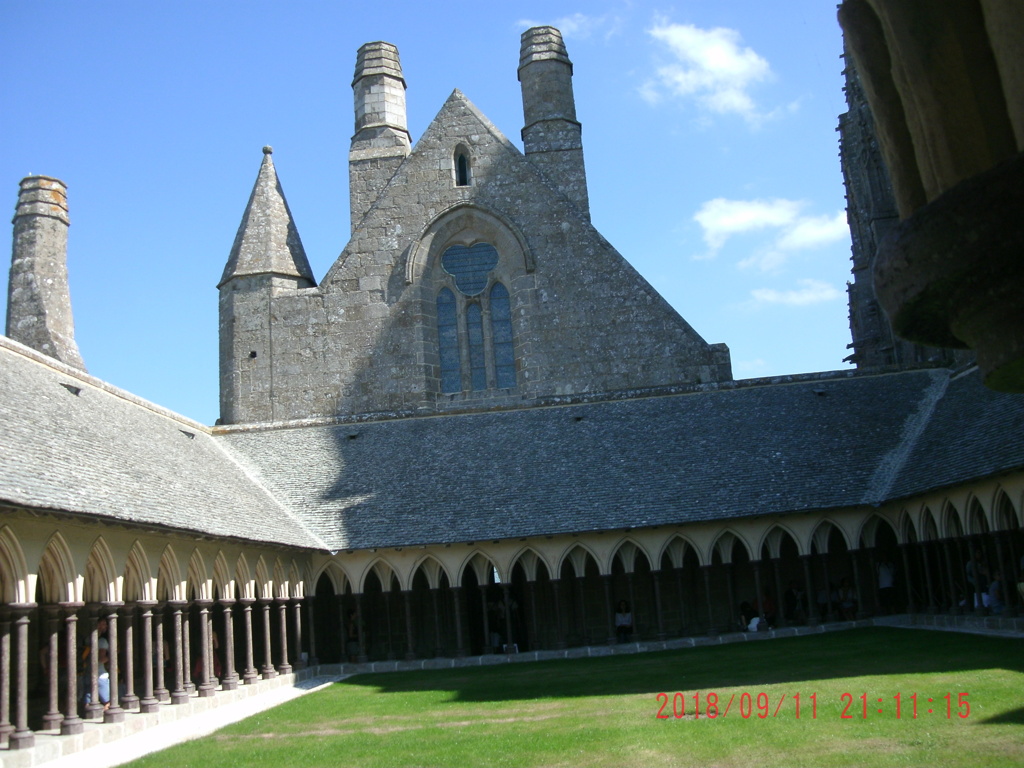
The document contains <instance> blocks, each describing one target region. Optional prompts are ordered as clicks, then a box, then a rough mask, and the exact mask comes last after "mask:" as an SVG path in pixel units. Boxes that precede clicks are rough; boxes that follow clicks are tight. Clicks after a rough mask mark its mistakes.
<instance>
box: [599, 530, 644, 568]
mask: <svg viewBox="0 0 1024 768" xmlns="http://www.w3.org/2000/svg"><path fill="white" fill-rule="evenodd" d="M638 556H642V557H643V558H644V559H646V560H647V564H648V566H649V568H650V569H651V570H653V569H654V561H653V560H652V558H651V553H650V552H648V551H647V548H646V547H645V546H643V545H642V544H641V543H640V542H638V541H637V540H636V539H634V538H633V537H631V536H627V537H625V538H623V539H622V541H620V542H619V543H618V544H617V545H616V546H615V550H614V551H613V552H612V556H611V558H609V560H608V572H609V573H611V571H612V565H613V564H614V563H615V558H616V557H617V558H618V559H619V562H620V563H622V569H623V571H625V572H626V573H633V571H634V570H635V568H636V565H637V563H638V562H639V561H638V560H637V557H638Z"/></svg>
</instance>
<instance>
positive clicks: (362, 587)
mask: <svg viewBox="0 0 1024 768" xmlns="http://www.w3.org/2000/svg"><path fill="white" fill-rule="evenodd" d="M371 573H372V574H374V575H375V576H376V577H377V580H378V581H379V582H380V588H381V590H383V591H384V592H390V591H391V583H392V581H393V580H395V581H398V573H397V571H396V570H395V567H394V566H393V565H391V563H389V562H388V561H387V560H385V559H384V558H383V557H380V556H377V557H375V558H374V559H373V560H372V561H371V562H370V563H369V564H368V565H367V566H366V568H364V569H363V572H362V574H360V577H359V591H360V592H365V591H366V579H367V578H368V577H369V576H370V574H371ZM398 588H399V589H401V588H402V584H401V581H399V585H398Z"/></svg>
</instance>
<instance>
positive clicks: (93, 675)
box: [85, 603, 110, 720]
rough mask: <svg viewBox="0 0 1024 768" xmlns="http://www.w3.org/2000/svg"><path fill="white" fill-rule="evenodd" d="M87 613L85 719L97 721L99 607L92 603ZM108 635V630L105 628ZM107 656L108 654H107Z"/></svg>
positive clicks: (100, 710) (100, 709)
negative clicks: (87, 693)
mask: <svg viewBox="0 0 1024 768" xmlns="http://www.w3.org/2000/svg"><path fill="white" fill-rule="evenodd" d="M88 611H89V666H88V675H89V678H88V679H89V682H88V686H89V703H88V704H86V705H85V719H86V720H99V719H102V718H103V704H102V703H100V689H99V675H100V663H99V643H100V640H99V638H100V633H99V628H98V627H97V622H98V621H99V606H98V605H97V604H96V603H92V604H90V605H89V606H88ZM107 632H108V634H109V632H110V628H109V627H108V628H107ZM108 655H109V652H108Z"/></svg>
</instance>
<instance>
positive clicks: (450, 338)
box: [437, 288, 462, 392]
mask: <svg viewBox="0 0 1024 768" xmlns="http://www.w3.org/2000/svg"><path fill="white" fill-rule="evenodd" d="M437 351H438V354H439V356H440V358H441V391H442V392H461V391H462V365H461V360H460V359H459V317H458V308H457V306H456V304H455V294H454V293H452V292H451V291H450V290H448V289H447V288H442V289H441V292H440V293H439V294H437Z"/></svg>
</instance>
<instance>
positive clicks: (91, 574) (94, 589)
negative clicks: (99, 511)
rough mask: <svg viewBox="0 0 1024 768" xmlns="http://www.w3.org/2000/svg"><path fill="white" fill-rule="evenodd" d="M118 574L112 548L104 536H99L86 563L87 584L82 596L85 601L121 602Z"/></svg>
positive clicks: (84, 586) (84, 585)
mask: <svg viewBox="0 0 1024 768" xmlns="http://www.w3.org/2000/svg"><path fill="white" fill-rule="evenodd" d="M116 573H117V571H116V569H115V567H114V558H113V557H112V556H111V554H110V547H108V546H107V542H106V541H105V540H104V538H103V537H102V536H97V537H96V541H94V542H93V544H92V549H91V550H89V559H88V560H86V563H85V582H84V583H83V585H82V596H83V597H84V599H85V601H86V602H88V603H107V602H111V603H112V602H116V601H118V600H120V598H121V596H120V594H118V593H119V591H120V590H119V589H118V585H119V582H120V577H119V576H117V575H116Z"/></svg>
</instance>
